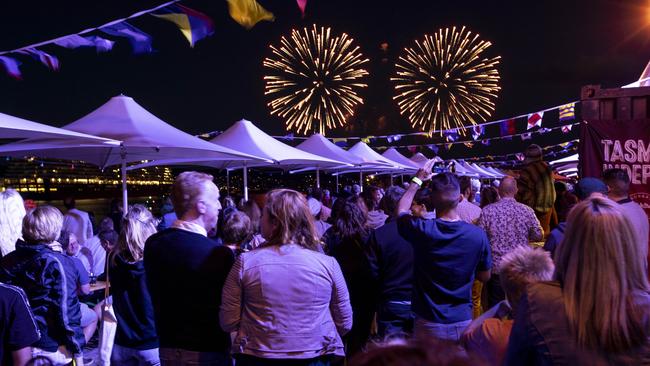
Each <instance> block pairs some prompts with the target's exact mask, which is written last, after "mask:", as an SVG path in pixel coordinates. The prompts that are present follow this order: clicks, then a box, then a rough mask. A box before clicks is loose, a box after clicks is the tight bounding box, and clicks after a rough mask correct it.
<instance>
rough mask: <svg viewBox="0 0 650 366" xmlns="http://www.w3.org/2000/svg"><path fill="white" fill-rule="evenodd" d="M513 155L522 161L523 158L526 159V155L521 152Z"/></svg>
mask: <svg viewBox="0 0 650 366" xmlns="http://www.w3.org/2000/svg"><path fill="white" fill-rule="evenodd" d="M515 157H516V158H517V160H519V161H524V159H526V156H525V155H524V154H523V153H516V154H515Z"/></svg>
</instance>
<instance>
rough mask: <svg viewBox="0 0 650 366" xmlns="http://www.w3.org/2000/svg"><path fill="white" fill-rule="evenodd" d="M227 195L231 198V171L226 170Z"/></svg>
mask: <svg viewBox="0 0 650 366" xmlns="http://www.w3.org/2000/svg"><path fill="white" fill-rule="evenodd" d="M226 194H227V195H228V196H230V170H228V169H226Z"/></svg>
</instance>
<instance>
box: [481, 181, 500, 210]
mask: <svg viewBox="0 0 650 366" xmlns="http://www.w3.org/2000/svg"><path fill="white" fill-rule="evenodd" d="M499 199H500V197H499V191H498V190H497V189H496V188H494V187H492V186H487V187H483V189H482V190H481V205H480V206H481V208H483V207H485V206H487V205H489V204H491V203H494V202H496V201H498V200H499Z"/></svg>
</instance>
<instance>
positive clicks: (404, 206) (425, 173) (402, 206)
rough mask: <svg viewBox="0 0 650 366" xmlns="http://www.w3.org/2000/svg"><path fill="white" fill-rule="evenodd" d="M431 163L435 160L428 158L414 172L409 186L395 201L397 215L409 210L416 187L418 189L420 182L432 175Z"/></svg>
mask: <svg viewBox="0 0 650 366" xmlns="http://www.w3.org/2000/svg"><path fill="white" fill-rule="evenodd" d="M433 164H435V161H434V160H429V161H427V162H426V164H424V167H423V168H422V169H419V170H418V171H417V173H415V177H414V178H413V179H412V180H411V184H410V185H409V188H408V189H407V190H406V192H405V193H404V195H403V196H402V198H401V199H400V200H399V202H398V203H397V216H400V215H402V214H405V213H409V212H410V210H411V204H412V203H413V198H414V197H415V193H416V192H417V191H418V189H420V186H421V185H422V182H426V181H428V180H429V179H431V177H432V176H433V173H432V172H431V170H432V169H433Z"/></svg>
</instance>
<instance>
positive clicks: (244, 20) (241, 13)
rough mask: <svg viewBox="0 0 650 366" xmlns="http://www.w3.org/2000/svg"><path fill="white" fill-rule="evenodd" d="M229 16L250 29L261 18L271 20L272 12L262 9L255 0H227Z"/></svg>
mask: <svg viewBox="0 0 650 366" xmlns="http://www.w3.org/2000/svg"><path fill="white" fill-rule="evenodd" d="M228 9H229V11H230V16H231V17H232V18H233V19H234V20H235V21H236V22H237V23H239V24H240V25H241V26H242V27H244V28H246V29H251V28H253V27H254V26H255V24H257V23H258V22H260V21H262V20H268V21H273V20H275V16H273V13H271V12H269V11H268V10H266V9H264V8H263V7H262V5H260V4H258V3H257V1H255V0H228Z"/></svg>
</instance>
